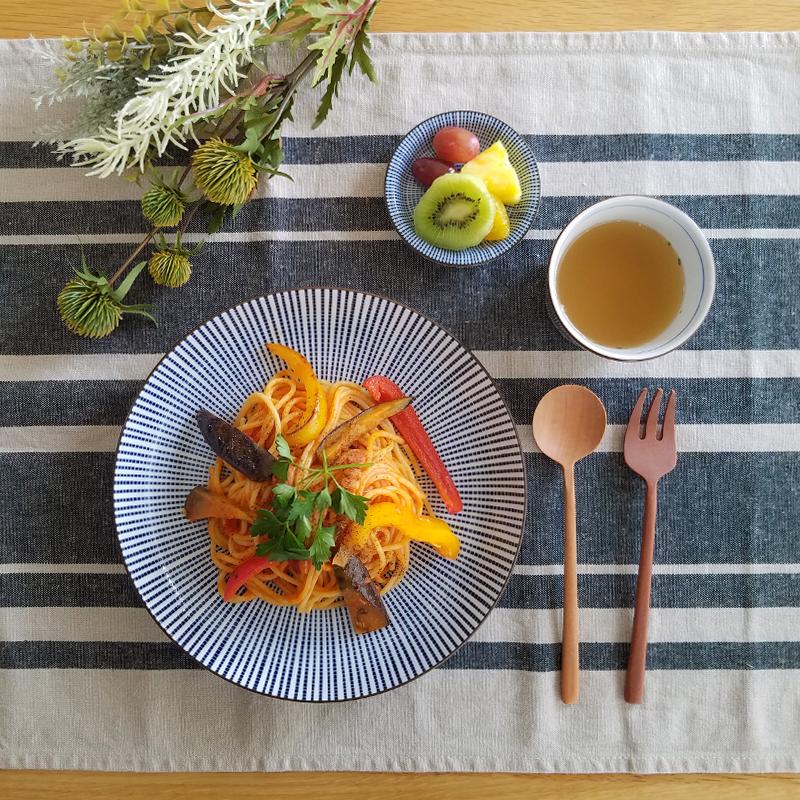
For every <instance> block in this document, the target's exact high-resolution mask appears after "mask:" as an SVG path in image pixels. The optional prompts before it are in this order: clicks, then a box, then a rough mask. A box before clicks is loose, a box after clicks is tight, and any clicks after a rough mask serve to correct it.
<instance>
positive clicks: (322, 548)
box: [309, 525, 336, 570]
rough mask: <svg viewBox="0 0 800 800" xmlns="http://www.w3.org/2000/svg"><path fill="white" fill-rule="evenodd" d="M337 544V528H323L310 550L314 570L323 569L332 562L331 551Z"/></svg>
mask: <svg viewBox="0 0 800 800" xmlns="http://www.w3.org/2000/svg"><path fill="white" fill-rule="evenodd" d="M335 543H336V526H335V525H331V526H329V527H327V528H325V527H321V528H319V530H317V535H316V536H315V537H314V541H313V542H312V543H311V547H310V548H309V555H310V556H311V560H312V561H313V562H314V569H317V570H319V569H321V568H322V565H323V564H324V563H325V562H326V561H329V560H330V557H331V549H332V548H333V546H334V544H335Z"/></svg>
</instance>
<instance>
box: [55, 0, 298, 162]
mask: <svg viewBox="0 0 800 800" xmlns="http://www.w3.org/2000/svg"><path fill="white" fill-rule="evenodd" d="M232 3H233V9H232V10H230V11H220V10H218V9H216V8H215V7H214V6H213V5H212V4H211V3H208V9H209V10H210V11H212V12H213V13H214V14H215V15H216V17H217V18H218V19H220V20H222V22H221V24H219V25H216V26H215V27H213V28H206V27H204V26H202V25H201V26H199V28H200V31H201V33H202V36H201V37H199V39H198V40H195V39H193V38H192V37H191V36H188V35H186V34H183V33H176V34H175V35H174V36H175V39H177V40H180V44H181V52H180V53H179V54H178V55H176V56H175V57H174V58H171V59H170V60H169V61H167V62H166V63H165V64H162V65H160V66H159V67H158V69H157V71H155V72H154V73H153V74H150V75H147V76H145V77H143V78H137V83H138V84H139V88H138V89H137V91H136V93H135V94H134V96H133V97H131V98H130V99H129V100H128V101H127V102H126V103H125V104H124V105H123V106H122V108H120V109H119V110H118V111H117V112H116V115H115V125H114V127H104V128H101V129H100V130H99V131H98V132H97V133H96V134H95V135H94V136H85V137H81V138H78V139H73V140H71V141H68V142H65V143H64V144H63V145H61V147H60V148H59V151H60V152H61V153H62V154H70V155H72V156H73V163H74V164H75V165H76V166H84V167H86V166H90V167H92V169H91V170H90V172H89V173H88V174H89V175H97V176H99V177H101V178H104V177H107V176H108V175H111V174H113V173H115V172H117V173H122V172H124V171H125V170H126V169H128V168H130V167H132V166H137V167H138V168H139V169H141V170H143V169H144V167H145V164H146V162H147V160H148V158H149V157H151V156H153V155H161V154H162V153H163V152H164V151H165V150H166V149H167V147H168V146H169V145H176V146H178V147H180V148H182V149H186V148H185V147H184V144H185V142H186V141H187V140H189V139H194V140H195V141H196V138H195V136H194V130H193V125H194V123H196V122H197V121H198V115H199V116H200V117H202V114H203V112H206V111H211V110H212V109H213V108H214V107H215V106H217V105H218V104H219V102H220V96H221V95H222V94H233V93H234V92H235V91H236V87H237V84H238V83H239V81H240V80H241V79H242V78H243V77H244V72H243V71H242V68H243V67H246V66H249V65H250V64H251V63H252V60H253V49H254V47H255V46H256V42H257V40H258V38H259V37H260V36H262V35H263V34H264V32H265V29H267V28H269V27H270V26H272V25H273V24H274V23H275V21H276V20H277V19H279V18H280V17H281V16H282V15H283V14H284V13H285V12H286V9H287V7H288V5H289V2H288V0H232ZM189 115H195V116H194V118H193V119H191V120H187V119H186V118H187V117H188V116H189Z"/></svg>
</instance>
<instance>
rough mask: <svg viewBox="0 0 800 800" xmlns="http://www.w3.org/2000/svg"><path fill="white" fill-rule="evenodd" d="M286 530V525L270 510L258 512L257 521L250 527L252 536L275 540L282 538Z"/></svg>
mask: <svg viewBox="0 0 800 800" xmlns="http://www.w3.org/2000/svg"><path fill="white" fill-rule="evenodd" d="M285 528H286V523H285V522H282V521H281V520H279V519H278V517H276V516H275V514H274V513H273V512H272V511H270V510H269V509H268V508H262V509H260V510H259V511H258V514H257V515H256V519H255V521H254V522H253V524H252V526H251V527H250V535H251V536H269V537H270V538H271V539H274V538H276V537H278V536H281V535H282V533H283V531H284V530H285Z"/></svg>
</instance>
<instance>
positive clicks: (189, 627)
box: [114, 288, 526, 702]
mask: <svg viewBox="0 0 800 800" xmlns="http://www.w3.org/2000/svg"><path fill="white" fill-rule="evenodd" d="M270 341H276V342H282V343H283V344H286V345H288V346H290V347H292V348H294V349H297V350H299V351H300V352H302V353H303V354H304V355H306V356H307V357H308V359H309V361H310V362H311V363H312V365H313V366H314V368H315V370H316V371H317V374H318V375H319V376H320V378H321V379H323V380H326V381H332V380H340V379H345V380H350V381H353V382H355V383H361V382H362V381H363V380H364V379H365V378H367V377H368V376H370V375H374V374H383V375H387V376H389V377H391V378H392V379H393V380H396V381H397V383H398V384H399V385H400V386H402V387H403V388H404V389H405V388H406V387H407V389H408V391H409V394H411V395H413V396H414V398H415V400H414V407H415V409H416V410H417V413H418V414H419V417H420V419H421V420H422V423H423V425H424V426H425V428H426V429H427V431H428V433H429V435H430V437H431V439H432V441H433V443H434V445H435V446H436V448H437V449H438V450H439V454H440V455H441V457H442V459H443V461H444V462H445V464H446V466H447V469H448V471H449V472H450V474H451V475H452V476H453V480H454V481H455V482H456V485H457V486H458V487H459V491H460V492H461V494H462V499H463V502H464V508H463V510H462V511H461V512H460V513H459V514H457V515H455V516H453V515H447V514H446V511H445V508H444V505H443V504H442V502H441V500H440V499H439V497H438V495H437V494H436V491H435V489H434V488H433V484H432V483H430V481H429V480H428V479H427V477H426V476H421V478H420V482H421V484H422V486H423V488H424V489H425V490H426V492H427V494H428V496H429V498H430V501H431V504H432V506H433V509H434V511H435V513H436V514H437V516H444V517H447V519H448V521H449V522H450V524H451V525H452V527H453V529H454V530H455V532H456V533H457V534H458V536H459V537H460V539H461V552H460V553H459V556H458V558H457V559H456V560H455V561H449V560H447V559H443V558H442V557H441V556H439V555H437V554H436V553H435V551H434V550H433V549H432V548H430V547H426V546H424V545H418V544H417V543H412V546H411V547H412V557H411V561H410V564H409V567H408V571H407V572H406V575H405V577H404V578H403V580H402V582H401V583H399V584H398V585H397V586H396V587H395V588H394V589H392V590H391V591H390V592H388V593H387V594H386V595H385V598H384V599H385V602H386V606H387V610H388V612H389V619H390V622H389V625H388V626H387V627H385V628H382V629H381V630H378V631H375V632H373V633H369V634H364V635H362V636H359V635H357V634H355V633H354V632H353V630H352V626H351V624H350V621H349V619H348V615H347V612H346V610H345V609H344V608H336V609H330V610H325V611H312V612H311V613H306V614H301V613H299V612H298V611H297V610H296V609H295V608H294V607H292V606H277V605H271V604H269V603H266V602H263V601H259V600H253V601H251V602H246V603H236V604H234V603H225V602H223V600H222V598H221V597H220V596H219V593H218V591H217V570H216V567H215V566H214V565H213V563H212V561H211V558H210V553H209V550H210V542H209V536H208V527H207V524H206V523H204V522H189V521H188V520H187V519H186V517H185V516H184V514H183V504H184V500H185V498H186V495H187V493H188V492H189V491H190V490H191V489H192V487H194V486H196V485H198V484H204V483H206V482H207V480H208V471H209V467H210V466H211V465H212V463H213V461H214V455H213V453H211V451H210V450H209V448H208V445H207V444H206V442H205V441H204V439H203V437H202V435H201V433H200V431H199V430H198V428H197V425H196V423H195V412H196V411H197V409H198V408H208V409H209V410H211V411H212V412H213V413H215V414H219V415H220V416H223V417H225V418H227V419H231V418H233V417H234V416H235V415H236V413H237V411H238V409H239V408H240V407H241V405H242V402H243V401H244V400H245V398H246V397H247V396H248V395H249V394H250V393H251V392H252V391H253V390H257V389H259V388H260V387H261V386H263V385H264V383H266V381H267V380H268V378H269V377H270V376H272V375H273V374H274V373H275V372H276V371H277V370H278V369H281V364H280V362H279V360H278V359H276V358H275V357H273V356H272V355H270V353H268V352H267V350H266V349H265V347H264V344H265V343H266V342H270ZM525 493H526V481H525V466H524V460H523V455H522V451H521V448H520V444H519V439H518V438H517V431H516V426H515V424H514V421H513V419H512V418H511V416H510V414H509V412H508V410H507V408H506V406H505V403H504V402H503V399H502V398H501V397H500V395H499V394H498V392H497V389H496V388H495V386H494V384H493V383H492V380H491V378H490V377H489V375H488V373H487V372H486V370H485V369H484V368H483V366H482V365H481V364H480V362H479V361H478V360H477V359H476V358H475V357H474V356H473V355H471V354H470V353H469V352H468V351H467V350H465V349H464V348H463V347H462V346H461V345H460V344H459V343H458V342H457V341H456V340H455V339H453V337H452V336H450V334H448V333H447V332H446V331H444V330H442V329H441V328H440V327H439V326H438V325H436V324H435V323H433V322H431V321H430V320H428V319H427V318H426V317H423V316H422V315H420V314H418V313H417V312H415V311H413V310H411V309H410V308H408V307H406V306H403V305H400V304H399V303H395V302H393V301H391V300H389V299H388V298H385V297H379V296H376V295H370V294H365V293H363V292H356V291H350V290H346V289H328V288H308V289H295V290H289V291H282V292H278V293H276V294H272V295H268V296H266V297H259V298H256V299H254V300H250V301H247V302H245V303H242V304H241V305H239V306H236V307H235V308H232V309H230V310H229V311H225V312H224V313H222V314H220V315H219V316H217V317H214V318H213V319H212V320H209V321H208V322H205V323H204V324H203V325H201V326H200V327H199V328H197V329H196V330H195V331H193V332H192V333H190V334H189V335H188V336H187V337H186V338H185V339H183V341H181V342H180V343H179V344H178V345H177V346H176V347H175V348H174V349H173V350H172V351H171V352H169V353H167V355H166V356H164V358H163V359H162V360H161V362H160V363H159V364H158V366H157V367H156V368H155V369H154V370H153V372H152V373H151V375H150V377H149V378H148V379H147V382H146V383H145V385H144V388H143V389H142V391H141V392H140V394H139V396H138V397H137V398H136V401H135V402H134V404H133V408H132V409H131V412H130V414H129V416H128V419H127V421H126V422H125V427H124V428H123V431H122V436H121V439H120V442H119V446H118V449H117V462H116V469H115V473H114V513H115V518H116V524H117V534H118V537H119V543H120V548H121V550H122V557H123V560H124V562H125V566H126V567H127V569H128V572H129V573H130V576H131V578H132V580H133V584H134V586H135V588H136V590H137V591H138V593H139V595H140V596H141V598H142V601H143V604H144V606H145V607H146V608H147V610H148V611H149V612H150V613H151V614H152V616H153V617H154V619H155V620H156V622H157V623H158V624H159V625H160V626H161V627H162V628H163V630H164V631H165V633H166V634H167V635H168V636H170V637H171V638H172V639H173V640H174V641H175V642H176V643H177V644H178V645H179V646H180V647H182V648H183V649H184V650H185V651H186V653H188V655H189V656H191V657H192V658H194V659H195V660H197V661H198V662H199V663H200V664H201V665H202V666H204V667H206V668H207V669H209V670H211V671H212V672H214V673H216V674H217V675H220V676H221V677H223V678H226V679H227V680H229V681H231V682H233V683H235V684H238V685H239V686H243V687H245V688H247V689H250V690H252V691H254V692H258V693H260V694H265V695H270V696H272V697H279V698H283V699H286V700H304V701H315V702H327V701H336V700H350V699H354V698H358V697H366V696H368V695H373V694H378V693H380V692H385V691H387V690H389V689H394V688H396V687H397V686H400V685H402V684H404V683H407V682H408V681H410V680H412V679H414V678H417V677H419V676H420V675H422V674H423V673H425V672H427V671H428V670H430V669H432V668H433V667H435V666H437V665H438V664H440V663H441V662H442V661H443V660H444V659H446V658H448V657H449V656H451V655H452V654H453V653H454V652H455V651H456V650H457V649H458V648H459V647H460V646H461V645H462V644H463V643H464V642H465V641H466V640H467V639H468V638H469V637H470V636H471V635H472V634H473V633H474V631H475V630H476V628H477V627H478V626H479V625H480V624H481V622H482V621H483V620H484V619H485V618H486V616H487V615H488V614H489V612H490V611H491V609H492V608H493V607H494V605H495V604H496V603H497V601H498V599H499V597H500V594H501V592H502V591H503V588H504V587H505V585H506V582H507V580H508V578H509V576H510V575H511V570H512V568H513V566H514V562H515V560H516V557H517V552H518V549H519V544H520V539H521V536H522V529H523V525H524V518H525Z"/></svg>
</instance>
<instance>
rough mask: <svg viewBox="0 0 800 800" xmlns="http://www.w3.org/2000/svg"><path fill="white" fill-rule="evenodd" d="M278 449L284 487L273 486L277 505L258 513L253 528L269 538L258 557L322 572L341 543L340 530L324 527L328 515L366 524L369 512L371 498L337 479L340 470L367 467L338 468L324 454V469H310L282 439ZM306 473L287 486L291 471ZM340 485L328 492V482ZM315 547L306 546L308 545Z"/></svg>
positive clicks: (278, 472)
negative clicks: (296, 563)
mask: <svg viewBox="0 0 800 800" xmlns="http://www.w3.org/2000/svg"><path fill="white" fill-rule="evenodd" d="M275 449H276V450H277V452H278V455H279V458H278V459H277V460H276V461H275V462H274V463H273V465H272V474H273V475H274V476H275V477H276V478H277V479H278V480H279V481H281V483H278V484H276V485H275V486H273V487H272V507H271V508H263V509H261V510H259V512H258V515H257V517H256V520H255V522H254V523H253V526H252V527H251V528H250V534H251V535H252V536H266V537H267V540H266V541H265V542H261V544H259V545H258V547H256V553H258V555H260V556H266V557H267V558H269V559H271V560H272V561H290V560H297V561H306V560H310V561H312V562H313V563H314V569H320V568H321V567H322V565H323V564H324V563H325V562H326V561H328V560H329V559H330V557H331V549H332V548H333V546H334V544H335V540H336V526H335V525H330V526H327V527H326V526H325V525H323V524H322V521H323V518H324V516H325V512H326V511H327V509H329V508H333V510H334V511H335V512H336V513H337V514H341V515H342V516H345V517H347V518H348V519H351V520H352V521H353V522H357V523H359V524H361V523H363V522H364V517H365V516H366V513H367V503H368V502H369V501H368V500H367V498H366V497H361V496H360V495H357V494H353V493H352V492H348V491H347V489H345V488H344V487H343V486H341V484H340V483H339V482H338V481H337V480H336V476H335V474H334V473H335V472H337V471H338V470H342V469H353V468H354V467H366V466H369V465H368V464H335V465H333V466H329V465H328V461H327V459H326V458H325V455H324V453H323V456H322V466H321V467H313V468H310V469H306V468H305V467H301V466H300V465H299V464H298V463H297V462H296V461H295V460H294V459H293V458H292V452H291V450H290V449H289V445H288V443H287V442H286V439H284V438H283V436H278V437H277V439H276V440H275ZM292 466H293V467H295V468H296V469H298V470H301V471H302V472H303V473H304V475H303V479H302V480H301V481H300V483H299V484H298V485H297V486H292V485H291V484H289V483H286V481H287V479H288V477H289V467H292ZM320 480H321V481H322V488H321V489H320V490H319V491H316V492H314V491H311V490H310V489H309V488H308V487H309V486H311V485H312V484H314V483H317V482H319V481H320ZM331 481H332V482H333V484H334V486H335V487H336V488H335V489H334V490H333V492H330V491H329V490H328V484H329V482H331ZM309 540H310V542H311V543H310V544H309V546H308V547H306V542H307V541H309Z"/></svg>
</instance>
